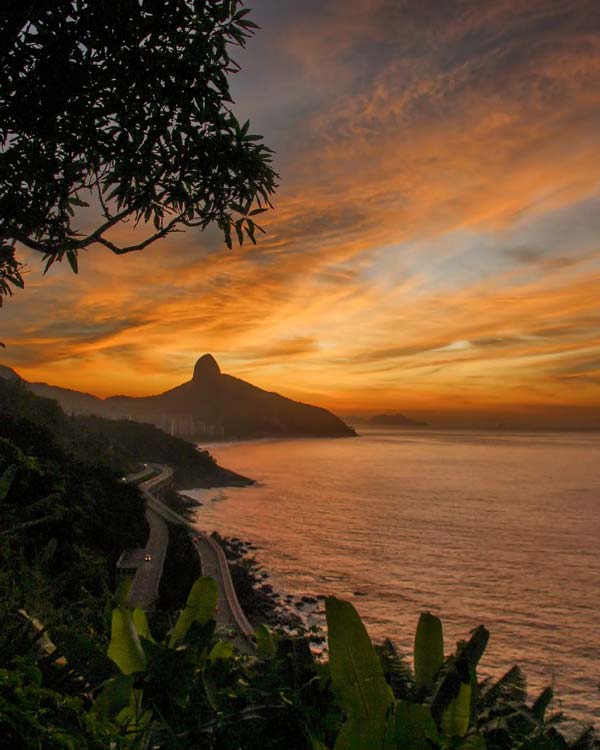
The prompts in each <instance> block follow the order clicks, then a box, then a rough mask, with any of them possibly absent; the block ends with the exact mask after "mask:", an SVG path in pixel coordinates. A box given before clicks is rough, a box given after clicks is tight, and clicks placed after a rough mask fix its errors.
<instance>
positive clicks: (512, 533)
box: [197, 429, 600, 726]
mask: <svg viewBox="0 0 600 750" xmlns="http://www.w3.org/2000/svg"><path fill="white" fill-rule="evenodd" d="M209 447H210V450H211V451H212V452H213V454H214V455H215V456H216V458H217V459H218V461H219V462H220V463H221V464H222V465H224V466H227V467H228V468H231V469H234V470H236V471H239V472H241V473H243V474H246V475H247V476H250V477H252V478H254V479H256V480H257V482H258V484H257V486H255V487H251V488H247V489H239V490H237V489H226V490H224V491H222V492H220V491H218V490H215V491H209V492H208V495H206V494H204V495H203V496H202V499H203V500H205V501H206V502H205V505H204V507H202V508H200V509H199V511H198V516H197V521H198V525H199V526H200V527H201V528H204V529H207V530H209V531H210V530H213V529H216V530H218V531H219V532H221V533H223V534H226V535H229V536H239V537H241V538H243V539H246V540H249V541H252V542H254V543H255V544H256V545H257V546H258V550H257V553H256V554H257V559H258V560H259V562H260V563H262V564H263V565H264V567H265V568H266V569H267V570H268V571H269V572H270V573H271V574H272V583H273V585H274V586H275V588H276V589H278V590H279V591H281V592H285V593H288V592H289V593H292V594H296V595H302V594H313V595H314V594H335V595H337V596H340V597H345V598H348V599H350V600H352V601H353V603H354V605H355V606H356V608H357V609H358V610H359V612H360V613H361V615H362V617H363V618H364V621H365V623H366V625H367V628H368V630H369V632H370V634H371V637H372V638H373V639H374V640H377V639H382V638H383V637H385V636H389V637H391V638H393V639H394V640H395V641H396V643H397V644H398V646H399V647H400V649H401V650H403V651H405V652H410V651H411V648H412V638H413V634H414V629H415V626H416V623H417V619H418V616H419V613H420V612H422V611H423V610H431V611H432V612H435V613H436V614H439V615H440V616H441V617H442V620H443V622H444V629H445V638H446V650H447V651H449V650H450V649H451V648H452V647H453V645H454V643H455V641H456V640H458V639H459V638H462V637H464V636H466V635H467V634H468V632H469V630H471V629H472V628H474V627H475V626H477V625H478V624H479V623H484V624H485V625H486V626H487V627H488V628H489V629H490V630H491V640H490V644H489V646H488V650H487V652H486V654H485V656H484V659H483V661H482V664H481V671H482V672H484V673H487V674H493V675H497V676H499V675H500V674H502V673H503V672H504V671H505V670H507V669H508V668H509V667H510V666H511V665H512V664H513V663H518V664H520V665H521V666H523V667H524V669H525V672H526V675H527V677H528V683H529V688H530V693H531V694H535V693H537V691H539V690H540V689H541V688H542V687H544V686H545V685H547V684H553V685H554V687H555V689H556V694H557V696H558V697H559V699H560V703H559V704H556V705H555V707H556V708H559V707H562V708H563V709H564V710H565V712H567V713H569V714H570V715H571V716H575V717H577V718H579V719H581V720H583V721H588V722H589V721H594V722H595V723H596V725H597V726H598V725H600V693H599V691H598V684H599V682H600V618H599V614H600V435H595V434H585V435H584V434H504V433H502V434H492V433H482V432H435V431H431V430H426V431H425V430H421V431H406V430H394V429H380V430H368V431H367V430H365V431H364V432H363V434H362V435H361V437H359V438H349V439H338V440H324V439H316V440H282V441H258V442H251V443H230V444H218V445H213V446H209ZM199 496H200V495H199ZM212 498H219V499H218V500H217V501H212ZM357 592H358V593H357Z"/></svg>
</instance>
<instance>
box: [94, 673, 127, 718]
mask: <svg viewBox="0 0 600 750" xmlns="http://www.w3.org/2000/svg"><path fill="white" fill-rule="evenodd" d="M132 690H133V677H131V676H130V675H124V674H119V675H117V676H116V677H112V678H111V679H110V680H108V682H107V683H106V684H105V685H104V687H103V688H102V690H101V691H100V693H99V694H98V696H97V698H96V700H95V701H94V708H93V711H94V713H97V714H99V715H100V716H105V717H106V718H109V719H111V718H113V717H114V716H116V715H117V714H118V713H119V712H120V711H122V710H123V708H125V707H126V706H128V705H129V704H130V702H131V691H132Z"/></svg>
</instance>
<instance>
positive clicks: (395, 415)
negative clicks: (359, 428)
mask: <svg viewBox="0 0 600 750" xmlns="http://www.w3.org/2000/svg"><path fill="white" fill-rule="evenodd" d="M346 419H347V420H348V422H350V423H351V424H354V423H356V424H370V425H379V426H382V427H386V426H387V427H429V423H428V422H420V421H418V420H416V419H411V418H410V417H407V416H406V415H404V414H402V413H401V412H392V413H384V414H375V415H374V416H352V417H346Z"/></svg>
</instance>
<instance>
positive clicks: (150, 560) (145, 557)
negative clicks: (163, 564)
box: [144, 555, 152, 562]
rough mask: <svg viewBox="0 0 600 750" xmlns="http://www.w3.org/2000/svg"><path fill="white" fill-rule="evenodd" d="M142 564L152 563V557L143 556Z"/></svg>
mask: <svg viewBox="0 0 600 750" xmlns="http://www.w3.org/2000/svg"><path fill="white" fill-rule="evenodd" d="M144 562H152V555H144Z"/></svg>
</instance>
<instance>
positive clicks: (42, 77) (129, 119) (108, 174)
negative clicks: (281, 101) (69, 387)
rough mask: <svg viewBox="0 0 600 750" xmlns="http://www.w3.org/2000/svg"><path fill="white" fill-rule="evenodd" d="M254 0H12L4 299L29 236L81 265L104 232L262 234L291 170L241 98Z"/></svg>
mask: <svg viewBox="0 0 600 750" xmlns="http://www.w3.org/2000/svg"><path fill="white" fill-rule="evenodd" d="M248 13H249V11H248V10H247V9H244V8H243V7H242V2H241V1H240V0H37V2H36V1H34V0H18V2H15V1H14V0H4V3H3V4H2V8H1V9H0V304H1V300H2V295H6V294H10V293H11V287H12V286H19V287H21V286H22V285H23V278H22V271H23V266H22V265H21V263H20V262H19V261H18V259H17V257H16V255H15V246H16V245H17V243H22V244H23V245H25V246H26V247H28V248H30V249H31V250H34V251H37V252H39V253H41V254H42V255H43V258H44V260H45V261H46V268H47V267H48V266H49V265H51V264H52V263H53V262H54V261H57V260H62V259H63V258H65V257H66V258H67V260H68V261H69V263H70V265H71V268H72V269H73V271H75V272H77V256H78V251H79V250H82V249H84V248H87V247H89V246H91V245H94V244H100V245H104V246H105V247H107V248H109V249H110V250H111V251H112V252H114V253H116V254H118V255H119V254H123V253H129V252H132V251H135V250H143V249H144V248H145V247H147V246H148V245H150V244H151V243H152V242H155V241H156V240H158V239H161V238H163V237H166V236H167V235H168V234H170V233H172V232H175V231H181V230H182V229H183V228H185V227H200V228H201V229H204V228H206V227H207V226H208V225H209V224H211V223H216V224H217V225H218V226H219V227H220V229H221V230H222V232H223V234H224V239H225V242H226V243H227V245H228V246H229V247H231V246H232V235H233V236H236V237H237V239H238V241H239V242H240V243H241V242H243V239H244V234H245V235H246V236H247V237H248V238H249V239H250V240H251V241H252V242H255V230H256V229H259V230H261V228H260V227H259V226H258V225H257V224H256V223H255V221H254V218H255V217H256V215H257V214H259V213H261V212H262V211H265V210H266V209H267V207H268V206H271V203H270V197H271V196H272V194H273V192H274V190H275V187H276V179H277V175H276V174H275V172H274V171H273V169H272V166H271V151H270V149H269V148H267V147H266V146H265V145H264V144H263V143H262V137H261V136H257V135H253V134H252V133H250V132H249V124H248V123H246V124H244V125H240V123H239V122H238V120H237V118H236V116H235V115H234V113H233V112H232V110H231V106H230V105H231V103H232V100H231V97H230V91H229V83H228V78H227V76H228V75H229V74H231V73H233V72H235V71H236V70H238V69H239V66H238V65H237V63H235V62H234V60H233V59H232V58H231V57H230V46H231V45H238V46H242V47H243V46H244V45H245V44H246V41H247V39H248V38H249V37H250V36H251V35H252V34H253V33H254V29H256V28H257V26H256V24H254V23H253V22H252V21H250V20H249V18H248ZM98 217H100V218H98ZM127 221H128V222H130V226H138V225H139V227H140V229H139V231H138V232H136V233H133V236H134V237H135V240H133V241H132V244H130V245H121V244H118V243H117V242H116V241H115V240H114V236H113V237H112V238H111V232H110V230H111V229H112V228H113V227H115V226H116V225H118V224H120V223H121V222H127ZM90 226H91V228H90ZM142 228H145V231H144V232H143V233H142V232H141V229H142ZM261 231H262V230H261Z"/></svg>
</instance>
